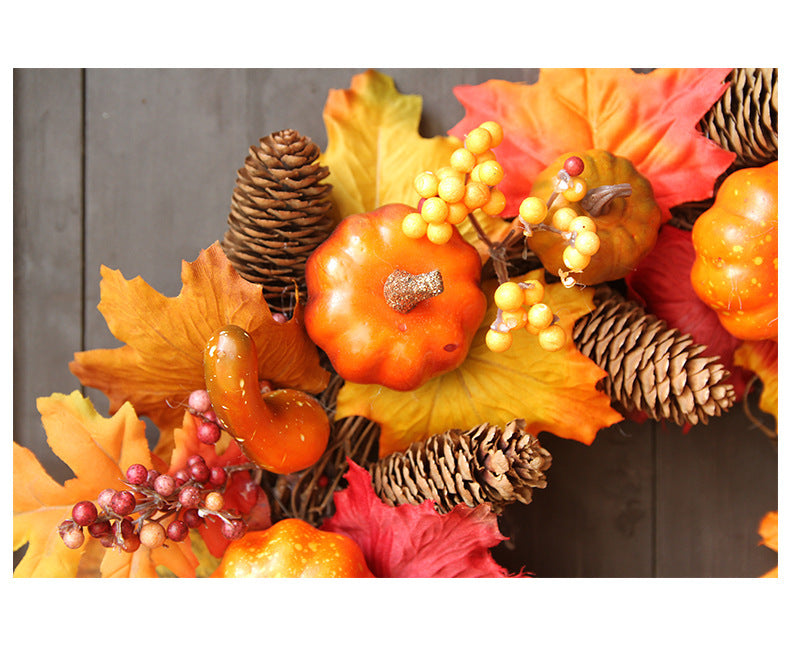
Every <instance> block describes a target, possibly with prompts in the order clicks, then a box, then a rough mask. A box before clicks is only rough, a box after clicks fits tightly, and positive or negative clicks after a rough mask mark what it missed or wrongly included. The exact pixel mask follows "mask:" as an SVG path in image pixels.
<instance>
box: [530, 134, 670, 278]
mask: <svg viewBox="0 0 790 653" xmlns="http://www.w3.org/2000/svg"><path fill="white" fill-rule="evenodd" d="M570 157H579V158H580V159H581V160H582V161H583V162H584V170H583V172H582V173H581V174H580V175H579V176H580V178H581V179H583V180H584V182H585V183H586V186H587V189H588V192H589V190H592V189H595V188H598V187H601V186H617V185H620V184H629V185H630V187H631V192H630V195H629V196H622V197H614V198H613V199H611V201H609V202H606V203H605V204H603V206H601V207H596V208H594V209H590V210H588V209H586V208H585V206H588V205H586V204H585V202H584V199H582V200H578V201H570V200H568V199H566V198H565V197H564V196H563V195H559V196H558V197H557V199H556V200H555V201H554V202H553V204H552V206H551V209H550V211H549V214H548V216H547V217H546V219H545V222H546V223H547V224H551V219H552V216H553V215H554V213H556V211H557V210H558V209H561V208H563V207H570V208H571V209H573V210H574V211H575V212H576V213H577V214H578V215H586V216H588V217H592V218H593V219H594V221H595V226H596V228H597V233H598V237H599V238H600V247H599V249H598V251H597V252H596V253H595V255H594V256H593V257H592V259H591V261H590V262H589V264H588V265H587V266H586V267H585V268H584V271H583V272H578V273H574V275H573V277H574V279H576V281H578V282H579V283H582V284H587V285H594V284H598V283H603V282H605V281H613V280H615V279H621V278H623V277H624V276H625V275H626V274H628V273H629V272H631V271H632V270H633V269H634V268H635V267H636V264H637V263H638V262H639V261H640V260H641V259H642V258H643V257H644V256H645V255H646V254H648V253H649V252H650V250H652V249H653V247H654V246H655V244H656V240H657V238H658V229H659V227H660V226H661V222H662V218H661V210H660V209H659V207H658V204H656V201H655V197H654V195H653V188H652V186H651V185H650V182H649V181H648V180H647V179H646V178H645V177H643V176H642V175H641V174H639V172H637V170H636V168H634V166H633V164H632V163H631V162H630V161H629V160H628V159H626V158H623V157H620V156H616V155H614V154H612V153H610V152H607V151H606V150H598V149H593V150H587V151H584V152H568V153H566V154H563V155H562V156H561V157H559V158H558V159H556V160H555V161H554V162H553V163H552V164H551V165H550V166H549V167H548V168H546V169H545V170H544V171H543V172H541V173H540V174H539V175H538V176H537V178H536V179H535V182H534V183H533V185H532V191H531V193H530V194H531V195H532V196H534V197H539V198H540V199H542V200H543V201H544V202H545V201H548V199H549V197H550V196H551V195H552V193H553V192H554V190H555V188H554V185H555V180H556V176H557V173H558V172H559V171H560V169H561V168H562V167H563V165H564V163H565V161H566V159H568V158H570ZM528 244H529V247H530V249H532V250H533V251H534V252H535V253H536V254H537V255H538V258H540V261H541V263H542V264H543V267H544V268H546V270H548V271H549V272H551V273H552V274H557V271H558V270H559V269H563V270H564V269H566V265H565V263H564V261H563V252H564V251H565V248H566V246H567V244H568V243H567V241H566V240H565V239H564V238H563V236H562V235H560V234H558V233H555V232H553V231H542V230H536V231H535V232H534V233H533V235H532V236H530V238H529V241H528Z"/></svg>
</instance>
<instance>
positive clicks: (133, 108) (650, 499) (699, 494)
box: [13, 68, 778, 577]
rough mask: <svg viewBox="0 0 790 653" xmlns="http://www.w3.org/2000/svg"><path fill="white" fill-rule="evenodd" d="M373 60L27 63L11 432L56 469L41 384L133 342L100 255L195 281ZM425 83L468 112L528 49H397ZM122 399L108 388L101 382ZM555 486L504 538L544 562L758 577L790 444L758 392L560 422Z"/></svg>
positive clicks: (506, 552)
mask: <svg viewBox="0 0 790 653" xmlns="http://www.w3.org/2000/svg"><path fill="white" fill-rule="evenodd" d="M358 72H363V71H362V69H359V70H339V69H322V70H293V69H286V70H257V69H256V70H221V69H208V70H199V69H189V70H157V69H141V70H135V69H123V70H112V69H101V70H67V69H56V70H38V69H22V70H16V71H15V74H14V266H13V269H14V414H13V418H14V439H15V440H16V441H18V442H19V443H21V444H23V445H24V446H26V447H29V448H31V449H33V450H34V451H35V452H36V454H37V455H38V456H39V459H40V460H41V461H42V462H43V464H44V465H45V466H46V467H47V469H48V470H50V472H51V473H52V475H53V477H55V478H56V479H57V480H58V481H63V480H65V479H66V478H68V477H69V476H70V471H69V470H68V468H67V467H66V466H65V465H64V464H63V463H62V462H61V461H59V460H58V459H57V458H56V457H54V456H53V455H52V454H51V453H50V452H49V450H48V448H47V446H46V443H45V436H44V432H43V428H42V427H41V424H40V421H39V416H38V413H37V412H36V408H35V400H36V397H39V396H46V395H49V394H51V393H52V392H65V393H68V392H71V391H72V390H75V389H78V388H79V383H78V382H77V380H76V379H75V377H73V376H72V375H71V374H70V372H69V371H68V362H69V361H70V360H71V359H72V357H73V353H74V352H75V351H79V350H84V349H93V348H97V347H114V346H117V345H118V344H119V343H118V342H117V341H116V340H115V339H114V338H113V336H112V335H111V334H110V332H109V331H108V329H107V327H106V325H105V323H104V320H103V318H102V316H101V315H100V314H99V312H98V311H97V310H96V305H97V303H98V301H99V279H100V276H99V266H100V265H102V264H104V265H107V266H109V267H111V268H115V269H120V270H121V271H122V273H123V274H124V276H125V277H126V278H130V277H133V276H135V275H141V276H142V277H143V278H144V279H145V280H146V281H147V282H149V283H150V284H151V285H152V286H153V287H154V288H156V289H158V290H159V291H160V292H163V293H164V294H167V295H175V294H177V293H178V292H179V290H180V287H181V284H180V265H181V260H182V259H185V260H190V261H191V260H194V259H195V257H196V256H197V254H198V253H199V251H200V250H201V249H203V248H204V247H206V246H207V245H209V244H211V243H212V242H213V241H215V240H219V239H221V238H222V235H223V233H224V230H225V220H226V218H227V214H228V210H229V206H230V197H231V192H232V189H233V186H234V183H235V176H236V170H237V169H238V168H239V167H241V166H242V164H243V161H244V158H245V156H246V154H247V149H248V148H249V146H250V145H252V144H256V143H257V142H258V139H259V138H260V137H262V136H265V135H267V134H269V133H271V132H274V131H277V130H280V129H284V128H294V129H297V130H298V131H299V132H301V133H302V134H305V135H307V136H310V137H311V138H313V140H315V141H316V143H317V144H318V145H319V146H320V147H322V148H323V147H325V146H326V134H325V130H324V125H323V119H322V115H321V113H322V108H323V104H324V101H325V99H326V95H327V92H328V91H329V89H331V88H348V87H349V85H350V82H351V78H352V76H353V75H354V74H356V73H358ZM382 72H384V73H386V74H388V75H391V76H392V77H393V78H394V80H395V83H396V86H397V88H398V90H399V91H400V92H401V93H406V94H417V95H420V96H422V98H423V119H422V122H421V133H422V134H423V135H424V136H432V135H435V134H444V133H446V131H447V130H448V129H449V128H450V127H452V126H453V125H455V124H456V123H457V122H458V120H460V119H461V118H462V116H463V109H462V107H461V105H460V104H459V103H458V102H457V101H456V100H455V97H454V96H453V94H452V89H453V87H454V86H456V85H459V84H477V83H481V82H483V81H486V80H487V79H490V78H493V77H498V78H501V79H508V80H512V81H525V82H534V81H535V80H536V79H537V77H538V71H536V70H525V69H513V68H508V69H501V70H486V69H473V70H467V69H449V70H440V71H431V70H423V69H416V70H414V69H394V70H387V69H383V70H382ZM86 394H87V396H89V397H90V398H91V399H92V400H93V402H94V404H95V405H96V407H97V408H98V409H99V410H100V411H101V412H102V413H103V414H107V407H108V402H107V400H106V398H105V397H104V396H103V395H101V394H100V393H97V392H95V391H93V390H91V389H87V390H86ZM541 441H542V443H543V444H544V446H545V447H546V448H547V449H549V450H550V451H551V453H552V454H553V456H554V465H553V467H552V469H551V470H550V471H549V473H548V481H549V482H548V487H547V488H546V489H545V490H542V491H537V492H536V493H535V498H534V501H533V502H532V503H531V504H529V505H527V506H522V505H519V506H515V507H512V508H509V509H507V510H506V511H505V514H504V515H503V517H502V519H501V528H502V530H503V532H504V533H505V534H506V535H508V536H509V538H510V539H509V540H508V541H507V542H505V543H503V544H502V545H500V546H499V547H498V548H497V549H496V550H495V555H496V557H497V559H498V560H499V561H500V562H501V563H502V564H505V565H507V566H508V568H510V569H511V570H513V571H518V570H520V569H524V570H526V571H530V572H534V573H535V574H536V575H537V576H542V577H653V576H656V577H754V576H759V575H761V574H762V573H764V572H766V571H767V570H768V569H770V568H771V567H773V566H774V565H775V564H776V554H774V553H773V552H771V551H769V550H768V549H766V548H765V547H761V546H758V543H759V536H758V535H757V533H756V530H757V526H758V523H759V520H760V518H761V517H762V515H763V514H764V513H765V512H767V511H769V510H775V509H776V508H777V501H778V497H777V487H778V485H777V476H778V474H777V469H778V466H777V447H776V444H775V442H774V441H772V440H770V439H769V438H767V437H766V436H765V435H764V434H763V433H762V432H761V431H759V430H758V429H756V428H755V427H754V426H753V425H752V423H751V422H750V421H749V420H748V419H747V418H746V416H745V415H744V412H743V409H742V407H741V406H738V407H737V408H735V409H733V410H732V411H731V412H730V413H729V414H727V415H726V416H724V417H722V418H719V419H716V420H714V421H713V422H712V423H711V424H709V425H707V426H698V427H695V428H693V429H691V430H690V431H689V432H687V433H683V432H682V430H681V429H679V428H677V427H674V426H665V425H659V424H655V423H646V424H642V425H639V424H635V423H633V422H624V423H621V424H618V425H616V426H614V427H612V428H610V429H607V430H606V431H603V432H601V433H600V434H599V436H598V438H597V440H596V441H595V443H594V444H593V445H592V446H589V447H588V446H585V445H582V444H579V443H576V442H572V441H567V440H562V439H560V438H557V437H555V436H552V435H550V434H543V435H542V436H541Z"/></svg>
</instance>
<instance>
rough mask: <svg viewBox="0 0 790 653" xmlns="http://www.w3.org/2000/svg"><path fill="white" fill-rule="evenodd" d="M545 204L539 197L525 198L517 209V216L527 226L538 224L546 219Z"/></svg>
mask: <svg viewBox="0 0 790 653" xmlns="http://www.w3.org/2000/svg"><path fill="white" fill-rule="evenodd" d="M547 211H548V209H547V208H546V202H544V201H543V200H542V199H540V198H539V197H527V198H526V199H525V200H523V201H522V202H521V205H520V206H519V207H518V214H519V216H521V219H522V220H523V221H524V222H526V223H527V224H540V223H541V222H543V219H544V218H545V217H546V213H547Z"/></svg>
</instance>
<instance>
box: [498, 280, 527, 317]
mask: <svg viewBox="0 0 790 653" xmlns="http://www.w3.org/2000/svg"><path fill="white" fill-rule="evenodd" d="M494 303H495V304H496V305H497V308H501V309H502V310H503V311H514V310H516V309H517V308H520V307H521V306H522V305H523V304H524V289H523V288H522V287H521V286H519V285H518V284H517V283H516V282H515V281H505V282H504V283H502V284H500V285H499V287H498V288H497V289H496V290H495V291H494Z"/></svg>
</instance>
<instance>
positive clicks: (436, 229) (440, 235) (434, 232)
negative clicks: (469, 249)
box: [425, 222, 453, 245]
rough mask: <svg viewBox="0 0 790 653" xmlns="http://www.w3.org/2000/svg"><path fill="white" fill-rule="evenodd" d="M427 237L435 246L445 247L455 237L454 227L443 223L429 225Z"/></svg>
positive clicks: (426, 231) (426, 232)
mask: <svg viewBox="0 0 790 653" xmlns="http://www.w3.org/2000/svg"><path fill="white" fill-rule="evenodd" d="M425 235H426V236H427V237H428V240H430V241H431V242H432V243H434V244H435V245H444V244H445V243H446V242H447V241H448V240H450V238H452V237H453V225H451V224H449V223H447V222H442V223H440V224H429V225H428V228H427V229H426V230H425Z"/></svg>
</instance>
